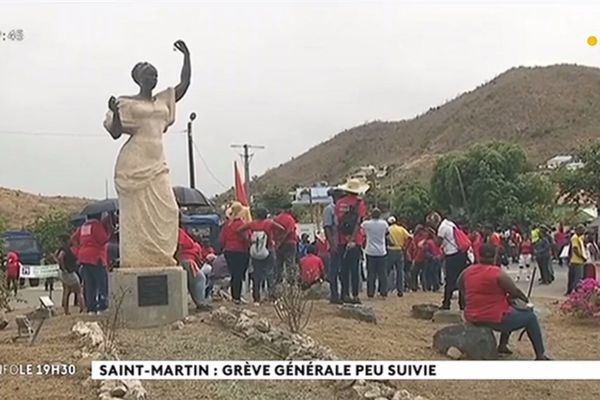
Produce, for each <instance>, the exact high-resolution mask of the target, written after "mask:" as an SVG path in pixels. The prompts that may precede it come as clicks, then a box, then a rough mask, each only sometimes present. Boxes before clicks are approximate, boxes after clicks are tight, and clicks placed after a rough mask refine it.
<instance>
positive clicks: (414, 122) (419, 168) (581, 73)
mask: <svg viewBox="0 0 600 400" xmlns="http://www.w3.org/2000/svg"><path fill="white" fill-rule="evenodd" d="M598 126H600V69H598V68H591V67H583V66H575V65H555V66H550V67H543V68H542V67H536V68H525V67H521V68H514V69H511V70H509V71H507V72H505V73H503V74H501V75H499V76H498V77H496V78H494V79H492V80H491V81H490V82H488V83H486V84H484V85H481V86H480V87H478V88H477V89H475V90H473V91H471V92H467V93H465V94H463V95H461V96H459V97H457V98H456V99H454V100H452V101H450V102H448V103H446V104H444V105H442V106H440V107H433V108H431V109H430V110H429V111H427V112H426V113H424V114H423V115H420V116H418V117H416V118H413V119H411V120H408V121H399V122H381V121H377V122H372V123H368V124H365V125H361V126H358V127H354V128H352V129H349V130H346V131H344V132H341V133H339V134H338V135H336V136H335V137H334V138H332V139H331V140H328V141H326V142H324V143H321V144H319V145H317V146H315V147H313V148H312V149H310V150H309V151H307V152H306V153H304V154H302V155H300V156H298V157H296V158H294V159H293V160H292V161H290V162H287V163H285V164H283V165H281V166H279V167H277V168H274V169H272V170H270V171H267V172H266V173H265V174H264V175H263V176H262V177H261V178H260V180H259V182H258V186H262V185H265V184H271V185H273V184H274V185H285V186H291V185H293V184H312V183H314V182H317V181H321V180H327V181H329V182H331V183H335V182H336V181H337V180H339V179H341V178H343V177H345V176H347V174H348V173H349V172H350V171H351V170H352V169H354V168H356V167H358V166H361V165H368V164H373V165H382V164H387V165H391V166H396V167H398V169H399V170H400V171H401V173H402V174H408V175H416V176H417V177H422V178H425V177H427V176H428V175H429V174H430V172H431V168H432V166H433V163H434V161H435V158H436V157H437V156H439V155H440V154H444V153H446V152H448V151H452V150H459V149H463V148H465V146H467V145H469V144H471V143H474V142H487V141H490V140H505V141H510V142H513V143H518V144H521V145H522V146H524V148H525V150H526V152H527V154H528V156H529V157H530V159H531V160H532V161H533V162H543V161H545V160H546V159H548V158H550V157H552V156H554V155H556V154H562V153H565V152H566V153H568V152H570V151H571V150H573V149H574V148H576V147H577V146H578V145H580V144H581V143H585V142H588V141H589V140H595V139H597V138H598V136H599V135H598V134H599V133H600V131H599V129H598ZM415 161H422V162H418V163H417V165H411V164H412V163H414V162H415Z"/></svg>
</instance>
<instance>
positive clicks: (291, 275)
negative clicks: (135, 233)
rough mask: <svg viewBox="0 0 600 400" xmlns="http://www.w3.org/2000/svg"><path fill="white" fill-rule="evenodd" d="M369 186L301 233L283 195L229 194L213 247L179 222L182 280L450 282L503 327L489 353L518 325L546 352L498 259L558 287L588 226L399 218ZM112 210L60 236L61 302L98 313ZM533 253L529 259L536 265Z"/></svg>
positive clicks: (590, 248)
mask: <svg viewBox="0 0 600 400" xmlns="http://www.w3.org/2000/svg"><path fill="white" fill-rule="evenodd" d="M366 189H368V187H366V185H365V184H364V183H362V182H361V181H358V180H349V181H348V182H347V183H345V184H344V185H340V186H338V187H335V188H332V189H331V190H330V191H329V195H330V197H331V198H332V199H333V201H332V202H331V203H330V204H329V205H327V206H326V207H325V208H324V210H323V226H322V228H323V230H322V233H323V235H321V234H315V237H314V239H312V240H311V239H309V236H308V235H307V234H303V235H301V236H299V235H298V234H297V224H298V220H297V218H296V217H295V215H294V213H293V212H292V205H291V204H287V205H285V206H283V207H282V209H281V210H277V213H276V214H274V215H271V214H270V212H269V211H268V210H266V209H263V208H258V209H255V210H253V212H252V213H250V210H249V208H248V207H245V206H243V205H242V204H240V203H238V202H233V203H232V204H231V205H230V207H229V208H228V209H227V212H226V221H225V223H224V224H223V226H222V228H221V232H220V236H219V242H220V243H219V245H220V251H218V252H217V251H215V249H214V248H213V247H212V246H211V244H210V243H209V242H206V241H202V240H201V239H200V238H196V237H193V236H192V235H190V233H188V232H187V231H186V229H185V228H184V227H183V225H182V224H181V223H180V229H179V238H178V247H177V253H176V254H175V255H174V257H175V258H176V260H177V261H178V264H179V265H180V266H182V268H183V269H184V270H185V271H186V273H187V281H188V290H189V293H190V295H191V298H192V300H193V302H194V304H195V305H196V307H197V309H198V310H200V311H207V310H210V309H211V306H210V299H211V294H212V293H213V288H214V286H215V282H218V281H219V280H220V279H221V278H228V279H226V281H228V286H229V287H228V289H229V291H230V296H231V299H232V301H233V302H234V303H235V304H241V303H242V302H245V298H244V297H243V296H242V288H243V283H244V282H245V281H246V278H247V277H249V280H250V282H251V285H249V286H250V287H251V292H252V301H253V303H254V304H255V305H260V304H261V303H263V302H270V301H274V300H276V298H277V296H278V291H277V289H278V287H279V286H280V285H281V284H282V283H284V282H287V283H292V282H295V283H297V284H299V285H300V286H301V287H302V288H303V289H309V288H310V287H311V286H312V285H315V284H317V283H321V282H324V281H326V282H327V283H328V285H329V291H330V294H329V301H330V302H331V303H333V304H344V303H347V304H359V303H361V300H360V293H361V292H362V291H363V284H364V283H365V282H366V295H367V297H368V298H373V297H375V296H376V294H378V295H379V297H380V298H382V299H385V298H386V297H387V296H388V295H389V294H391V293H394V292H395V293H396V295H397V296H398V297H403V296H405V294H406V293H409V292H416V291H431V292H439V291H440V289H442V288H443V295H442V301H441V309H446V310H449V309H450V308H451V303H452V300H453V295H454V293H455V292H456V291H459V296H458V307H459V308H460V309H461V310H464V315H465V318H466V320H467V321H469V322H470V323H473V324H477V325H484V326H488V327H490V328H491V329H494V330H497V331H500V332H501V339H500V344H499V347H498V350H499V352H501V353H509V352H510V350H509V348H508V339H509V336H510V333H511V332H513V331H515V330H517V329H524V331H526V332H527V334H528V336H529V338H530V340H531V342H532V345H533V348H534V351H535V354H536V358H537V359H547V356H546V354H545V349H544V344H543V339H542V334H541V328H540V325H539V321H538V320H537V317H536V315H535V313H534V312H533V308H532V305H531V304H530V303H529V299H528V298H527V295H525V294H524V293H523V292H522V291H520V290H519V289H518V288H517V286H516V285H515V282H514V281H513V279H512V278H511V276H510V275H509V274H507V272H506V271H505V269H504V268H503V267H506V268H508V266H509V264H510V263H511V261H512V263H513V264H517V265H518V270H517V274H516V280H517V281H518V280H521V279H525V280H530V279H533V278H532V276H533V275H534V273H533V271H534V269H535V268H536V267H537V270H538V271H539V284H541V285H549V284H552V282H553V281H554V280H555V271H554V267H553V260H557V261H558V265H559V266H562V265H565V264H566V265H567V268H568V269H569V272H568V284H567V288H566V289H567V290H566V294H569V293H571V292H572V291H573V290H575V289H576V287H577V285H578V284H579V282H580V281H581V280H582V279H584V278H586V277H593V278H595V277H596V274H595V271H596V268H595V264H594V261H596V260H598V258H599V257H600V250H599V249H598V245H597V241H596V238H595V235H594V234H592V233H590V232H586V229H585V227H584V226H583V225H578V226H575V227H573V229H571V230H569V231H567V230H565V229H564V227H563V226H562V225H559V226H558V227H557V228H556V229H555V230H552V229H550V228H549V227H547V226H544V225H539V226H534V227H533V228H532V229H524V228H520V227H518V226H516V225H515V226H512V227H511V228H509V229H506V230H502V229H497V228H494V227H493V226H491V225H485V226H483V227H476V228H475V229H471V230H468V229H466V227H465V226H462V225H461V224H456V223H455V222H453V221H451V220H450V219H448V218H444V217H442V215H440V213H438V212H431V213H430V214H429V215H427V217H426V218H425V220H424V221H423V223H422V224H419V225H416V226H414V227H413V228H412V229H409V227H407V226H406V225H405V224H403V222H402V216H399V215H398V216H395V215H386V216H385V218H384V216H383V214H382V212H381V211H380V210H379V209H377V208H372V209H369V207H368V205H367V203H366V201H365V199H364V198H363V197H362V194H363V193H364V192H365V191H366ZM117 231H118V229H116V228H115V221H114V218H109V217H107V216H104V217H103V216H102V215H99V214H98V215H89V216H88V218H87V221H86V222H85V223H84V224H83V225H82V226H81V227H79V228H78V229H77V230H76V232H75V233H74V234H73V235H71V236H70V237H69V236H65V237H63V238H61V239H62V242H63V246H62V247H61V248H60V249H59V250H58V251H57V252H56V254H55V255H54V256H55V259H56V261H57V262H58V264H59V266H60V271H61V281H62V283H63V288H64V290H63V307H64V309H65V313H67V314H68V313H69V298H70V296H71V294H72V295H73V296H74V297H75V304H77V305H78V306H79V308H80V311H82V312H83V311H88V312H89V313H101V312H103V311H105V310H106V309H107V307H108V270H109V268H110V266H111V262H110V256H109V253H110V252H109V251H108V244H109V242H111V237H112V236H113V235H115V234H117ZM534 264H535V265H534ZM17 266H18V254H13V253H10V254H9V255H8V257H7V279H8V283H9V287H10V288H11V290H15V291H16V287H17V284H16V280H18V272H16V271H18V267H17Z"/></svg>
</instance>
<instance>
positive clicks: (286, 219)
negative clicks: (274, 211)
mask: <svg viewBox="0 0 600 400" xmlns="http://www.w3.org/2000/svg"><path fill="white" fill-rule="evenodd" d="M273 221H275V222H277V223H278V224H279V225H281V226H283V227H284V228H285V231H284V232H283V233H282V234H280V235H278V236H277V238H276V245H275V246H276V250H275V284H280V283H281V282H282V281H283V276H284V271H286V272H287V273H288V274H289V276H292V275H293V276H297V275H298V271H290V269H294V268H295V264H296V263H295V261H296V253H297V249H298V234H297V233H296V224H297V223H298V220H297V219H296V216H295V215H294V214H293V213H292V203H287V204H285V205H284V206H283V209H282V211H281V212H280V213H279V214H278V215H277V216H276V217H275V218H273ZM286 276H288V275H286Z"/></svg>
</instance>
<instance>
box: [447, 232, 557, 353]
mask: <svg viewBox="0 0 600 400" xmlns="http://www.w3.org/2000/svg"><path fill="white" fill-rule="evenodd" d="M496 254H497V251H496V248H495V246H493V245H492V244H490V243H487V244H484V245H483V246H482V248H481V252H480V257H481V264H474V265H472V266H470V267H468V268H467V269H466V270H464V271H463V272H462V273H461V274H460V276H459V277H458V287H459V295H460V296H461V297H462V298H463V299H464V302H465V319H466V320H467V321H469V322H470V323H473V324H475V325H480V326H486V327H489V328H491V329H493V330H495V331H498V332H500V333H501V334H500V343H499V345H498V352H499V353H503V354H510V353H511V351H510V350H509V349H508V340H509V338H510V334H511V333H512V332H513V331H516V330H520V329H523V328H524V329H525V330H526V332H527V336H528V337H529V340H530V341H531V344H532V345H533V349H534V351H535V358H536V360H548V359H549V358H548V357H547V356H546V354H545V349H544V340H543V337H542V330H541V328H540V324H539V321H538V319H537V317H536V315H535V313H534V312H533V305H531V304H530V303H529V299H528V298H527V296H526V295H525V294H524V293H523V292H522V291H521V290H520V289H519V288H517V286H516V285H515V283H514V282H513V280H512V278H511V277H510V276H509V275H508V274H507V273H506V272H504V270H502V268H498V267H497V266H496V265H494V258H495V256H496ZM519 302H520V303H519Z"/></svg>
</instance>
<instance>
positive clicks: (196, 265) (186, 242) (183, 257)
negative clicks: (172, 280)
mask: <svg viewBox="0 0 600 400" xmlns="http://www.w3.org/2000/svg"><path fill="white" fill-rule="evenodd" d="M175 258H176V259H177V261H178V262H179V264H180V265H181V266H182V267H183V269H184V270H185V271H186V273H187V283H188V292H189V293H190V296H192V300H193V301H194V304H195V305H196V308H197V309H198V310H199V311H210V310H211V307H210V305H209V304H208V297H207V296H206V287H207V285H208V277H207V276H206V275H205V274H204V273H203V272H202V271H201V269H200V266H201V264H202V262H203V256H202V246H201V245H200V244H198V243H197V242H196V241H195V240H194V239H193V238H192V237H191V236H190V235H189V234H188V233H187V232H186V230H185V229H183V228H181V227H180V228H179V238H178V244H177V254H176V256H175Z"/></svg>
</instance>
